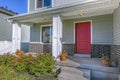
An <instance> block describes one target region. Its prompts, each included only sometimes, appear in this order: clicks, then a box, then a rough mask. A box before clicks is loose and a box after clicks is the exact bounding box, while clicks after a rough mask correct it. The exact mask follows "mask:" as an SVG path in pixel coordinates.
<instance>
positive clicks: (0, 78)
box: [0, 53, 55, 80]
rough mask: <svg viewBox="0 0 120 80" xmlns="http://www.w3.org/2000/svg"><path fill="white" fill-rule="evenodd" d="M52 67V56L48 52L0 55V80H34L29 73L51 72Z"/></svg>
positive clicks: (42, 73)
mask: <svg viewBox="0 0 120 80" xmlns="http://www.w3.org/2000/svg"><path fill="white" fill-rule="evenodd" d="M54 68H55V62H54V58H53V57H52V56H51V54H49V53H42V54H41V53H37V54H34V55H33V54H23V55H21V56H16V55H15V54H10V53H7V54H4V55H0V80H34V79H32V77H31V75H32V76H35V77H38V76H41V75H44V74H48V73H52V72H53V69H54Z"/></svg>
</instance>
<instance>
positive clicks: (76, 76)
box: [58, 66, 90, 80]
mask: <svg viewBox="0 0 120 80" xmlns="http://www.w3.org/2000/svg"><path fill="white" fill-rule="evenodd" d="M83 71H84V72H83ZM58 79H59V80H90V71H85V70H83V69H82V70H80V69H79V68H72V67H65V66H64V67H61V73H60V74H59V75H58Z"/></svg>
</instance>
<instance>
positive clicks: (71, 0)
mask: <svg viewBox="0 0 120 80" xmlns="http://www.w3.org/2000/svg"><path fill="white" fill-rule="evenodd" d="M90 1H91V0H53V6H54V7H56V6H63V5H68V4H71V5H73V4H78V3H86V2H90ZM94 1H95V0H94ZM96 1H97V0H96Z"/></svg>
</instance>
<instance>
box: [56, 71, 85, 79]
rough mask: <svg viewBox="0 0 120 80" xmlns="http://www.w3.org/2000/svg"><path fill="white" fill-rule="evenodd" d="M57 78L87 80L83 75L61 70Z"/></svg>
mask: <svg viewBox="0 0 120 80" xmlns="http://www.w3.org/2000/svg"><path fill="white" fill-rule="evenodd" d="M58 80H87V79H86V78H85V77H83V75H80V74H73V73H65V72H61V73H60V74H59V76H58Z"/></svg>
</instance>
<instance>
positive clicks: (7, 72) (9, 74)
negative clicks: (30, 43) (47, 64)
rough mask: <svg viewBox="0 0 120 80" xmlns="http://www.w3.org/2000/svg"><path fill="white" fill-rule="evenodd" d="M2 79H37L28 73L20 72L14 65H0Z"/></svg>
mask: <svg viewBox="0 0 120 80" xmlns="http://www.w3.org/2000/svg"><path fill="white" fill-rule="evenodd" d="M0 80H35V78H34V77H33V76H31V75H29V74H28V73H18V72H16V71H15V70H14V69H13V68H12V67H7V66H5V65H1V66H0Z"/></svg>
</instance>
